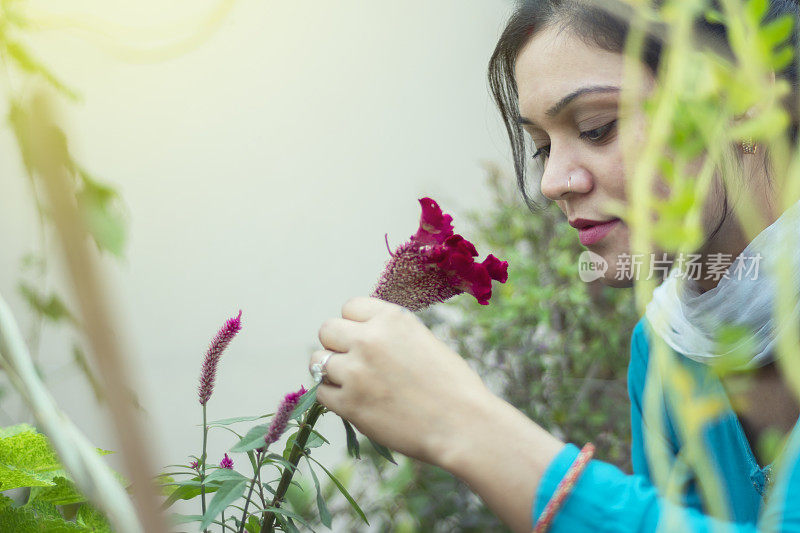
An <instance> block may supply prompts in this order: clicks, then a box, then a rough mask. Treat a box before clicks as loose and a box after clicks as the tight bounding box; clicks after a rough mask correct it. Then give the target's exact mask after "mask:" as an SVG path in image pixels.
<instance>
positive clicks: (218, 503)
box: [200, 479, 247, 529]
mask: <svg viewBox="0 0 800 533" xmlns="http://www.w3.org/2000/svg"><path fill="white" fill-rule="evenodd" d="M246 487H247V480H246V479H245V480H242V481H236V480H231V481H226V482H225V483H223V484H222V486H221V487H220V488H219V490H218V491H217V492H216V494H214V497H213V498H211V502H209V504H208V507H207V508H206V514H204V515H203V522H202V524H200V529H206V528H207V527H208V526H209V525H210V524H211V523H212V522H213V521H214V519H215V518H217V516H218V515H219V514H220V513H221V512H222V511H224V510H225V509H226V508H227V507H228V505H230V504H231V503H233V502H235V501H236V500H238V499H239V498H241V497H242V496H243V495H244V491H245V488H246Z"/></svg>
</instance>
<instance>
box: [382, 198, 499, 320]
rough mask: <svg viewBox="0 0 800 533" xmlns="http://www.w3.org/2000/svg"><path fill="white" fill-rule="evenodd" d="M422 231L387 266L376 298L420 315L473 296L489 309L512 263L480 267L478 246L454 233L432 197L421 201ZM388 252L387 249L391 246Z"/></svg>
mask: <svg viewBox="0 0 800 533" xmlns="http://www.w3.org/2000/svg"><path fill="white" fill-rule="evenodd" d="M419 203H420V205H421V206H422V215H421V216H420V222H419V229H418V230H417V232H416V233H415V234H414V235H412V236H411V238H410V239H409V240H408V242H406V243H404V244H402V245H400V246H399V247H398V248H397V249H396V250H395V251H394V252H392V251H391V250H389V254H390V255H391V256H392V257H391V258H390V259H389V260H388V261H387V262H386V268H385V269H384V271H383V273H382V274H381V277H380V280H379V281H378V284H377V286H376V287H375V289H374V291H373V292H372V296H373V297H375V298H380V299H381V300H386V301H388V302H392V303H396V304H398V305H402V306H403V307H405V308H407V309H409V310H411V311H418V310H420V309H424V308H426V307H428V306H430V305H433V304H435V303H438V302H444V301H445V300H447V299H449V298H452V297H453V296H455V295H457V294H461V293H463V292H468V293H470V294H472V295H473V296H474V297H475V299H477V300H478V303H480V304H482V305H487V304H488V303H489V299H490V298H491V297H492V280H495V281H499V282H500V283H505V282H506V280H507V279H508V262H507V261H500V260H499V259H498V258H497V257H495V256H493V255H492V254H489V255H488V256H487V257H486V259H484V260H483V261H482V262H481V263H476V262H475V259H474V257H476V256H477V255H478V251H477V250H476V249H475V246H474V245H473V244H472V243H471V242H469V241H468V240H466V239H465V238H464V237H462V236H461V235H457V234H453V225H452V224H451V222H452V221H453V217H451V216H450V215H447V214H444V213H442V210H441V209H440V208H439V205H438V204H437V203H436V202H435V201H433V200H432V199H430V198H420V199H419ZM387 247H388V244H387Z"/></svg>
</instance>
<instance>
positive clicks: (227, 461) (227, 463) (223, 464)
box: [219, 453, 233, 470]
mask: <svg viewBox="0 0 800 533" xmlns="http://www.w3.org/2000/svg"><path fill="white" fill-rule="evenodd" d="M219 467H220V468H227V469H228V470H233V459H231V458H230V457H228V454H227V453H226V454H225V457H223V458H222V461H220V462H219Z"/></svg>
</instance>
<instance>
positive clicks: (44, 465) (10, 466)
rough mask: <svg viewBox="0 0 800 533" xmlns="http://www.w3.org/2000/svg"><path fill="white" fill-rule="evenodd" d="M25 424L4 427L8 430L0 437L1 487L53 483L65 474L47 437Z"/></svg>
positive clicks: (3, 488)
mask: <svg viewBox="0 0 800 533" xmlns="http://www.w3.org/2000/svg"><path fill="white" fill-rule="evenodd" d="M28 428H30V426H21V427H19V426H16V427H15V426H12V427H11V428H6V429H7V431H8V432H9V433H11V434H10V435H9V436H7V437H4V438H0V490H3V491H5V490H9V489H15V488H18V487H46V486H53V485H55V483H54V482H53V479H54V478H55V477H56V476H59V475H60V476H64V475H65V474H64V471H63V470H62V467H61V464H60V463H59V462H58V458H57V457H56V455H55V453H54V452H53V450H52V448H51V447H50V444H49V443H48V442H47V438H46V437H45V436H44V435H42V434H40V433H37V432H36V431H35V430H32V429H28ZM18 430H19V432H17V431H18Z"/></svg>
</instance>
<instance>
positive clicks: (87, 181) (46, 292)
mask: <svg viewBox="0 0 800 533" xmlns="http://www.w3.org/2000/svg"><path fill="white" fill-rule="evenodd" d="M27 4H28V2H26V1H25V0H0V61H2V63H3V66H4V72H5V74H6V76H7V78H8V80H7V81H8V85H9V87H10V88H11V91H10V92H9V93H8V100H7V110H6V113H7V125H8V126H9V127H10V128H11V130H12V132H13V134H14V137H15V138H16V141H17V146H18V149H19V153H20V159H21V161H22V163H23V167H24V169H25V172H26V174H27V176H28V181H29V184H30V190H31V196H32V200H33V203H34V205H35V207H36V211H37V214H38V221H39V228H38V229H39V239H38V241H39V242H38V243H37V246H36V250H34V251H31V252H29V253H27V254H26V255H25V256H24V257H23V258H22V260H21V261H20V272H21V275H20V280H19V283H18V285H17V288H18V292H19V295H20V296H21V297H22V299H23V301H24V302H25V303H26V304H27V305H28V308H29V310H30V312H31V315H32V317H33V321H32V324H31V327H30V330H29V333H28V335H27V337H28V339H27V340H28V344H29V346H30V349H31V353H32V355H33V357H34V362H35V363H38V361H37V360H38V351H39V350H38V348H39V341H40V339H41V336H42V331H43V328H44V327H45V325H52V326H62V325H63V326H67V327H69V328H71V329H72V330H74V333H75V338H74V340H73V342H72V350H71V353H72V355H73V362H74V364H75V368H77V369H78V370H79V371H80V372H81V373H82V374H83V375H84V376H85V378H86V380H87V382H88V384H89V385H90V387H91V388H92V390H93V392H94V394H95V398H96V399H97V401H98V402H100V401H103V399H104V394H103V390H102V385H101V382H100V380H99V379H98V378H97V375H96V372H95V370H94V368H93V365H92V364H91V362H90V361H89V360H88V359H87V358H86V357H85V355H84V353H85V352H84V349H83V348H82V344H83V342H82V339H81V338H80V337H81V335H82V326H81V324H80V322H79V321H78V319H77V318H76V316H75V314H74V313H73V312H72V311H71V310H70V305H69V303H68V302H67V300H66V299H65V298H63V297H62V295H61V294H60V292H59V291H57V290H55V289H53V288H51V287H50V286H49V285H50V282H49V277H50V273H51V272H50V266H49V263H48V257H47V255H46V250H47V248H48V242H47V241H48V238H49V233H50V226H51V225H52V220H51V219H50V216H49V213H48V206H47V204H46V202H45V201H44V197H43V195H42V193H41V190H40V184H39V183H38V181H37V177H36V172H35V169H34V168H33V161H32V160H31V157H30V143H31V139H30V132H29V131H27V127H26V126H27V117H26V116H25V113H26V111H25V109H26V108H27V107H26V105H25V104H26V98H28V97H29V96H30V93H31V91H30V88H31V87H32V86H34V85H36V84H37V83H41V82H43V83H44V84H45V85H46V86H48V87H49V88H50V89H51V90H52V91H53V92H54V93H55V94H57V95H59V96H61V97H63V98H65V99H67V100H68V101H70V102H74V101H78V100H79V97H78V95H77V93H76V91H75V90H73V89H72V88H70V87H68V86H67V85H66V84H64V83H63V82H62V81H60V79H59V78H58V76H56V74H54V73H53V71H52V70H51V69H50V68H49V67H48V66H47V65H45V63H44V62H42V61H41V60H39V59H38V58H37V57H36V56H35V54H34V53H33V52H32V51H31V50H30V47H29V46H28V44H27V43H26V36H27V34H28V32H29V29H30V28H31V26H32V23H31V22H30V21H29V20H28V18H27V15H26V10H25V7H26V6H27ZM59 134H60V138H61V140H62V142H63V149H64V151H65V154H66V158H67V160H68V161H69V168H68V170H69V172H70V176H71V177H72V185H73V192H74V195H75V201H76V203H77V205H78V206H79V208H80V211H81V213H82V215H83V219H84V222H85V224H86V227H87V230H88V233H89V235H91V238H92V239H93V240H94V242H95V243H96V245H97V248H98V250H99V251H101V252H103V253H108V254H111V255H112V256H114V257H115V258H117V259H122V258H123V256H124V251H125V245H126V242H127V227H128V213H127V209H126V208H125V206H124V203H123V201H122V198H121V196H120V194H119V193H118V192H117V191H116V190H115V189H114V188H112V187H110V186H109V185H107V184H105V183H103V182H101V181H100V180H99V179H97V178H96V177H94V176H92V175H91V174H90V173H89V172H88V171H87V170H86V168H85V167H84V166H83V165H81V164H80V163H79V162H78V161H76V160H75V159H74V158H73V157H72V155H71V153H70V151H69V146H68V144H69V143H68V138H67V135H66V133H65V132H59ZM37 367H38V366H37ZM46 377H47V376H46V374H44V373H42V378H46ZM131 396H132V399H133V401H134V403H135V404H137V405H138V402H137V401H136V400H135V397H133V394H131ZM0 399H3V398H2V396H0ZM5 399H6V400H7V399H8V397H6V398H5Z"/></svg>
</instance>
